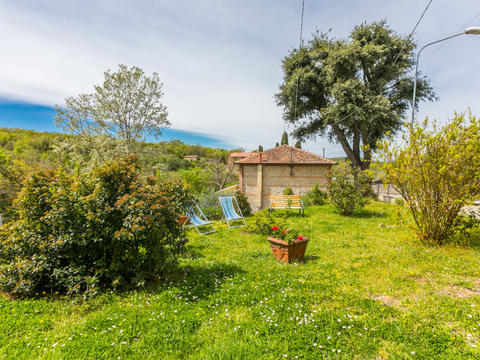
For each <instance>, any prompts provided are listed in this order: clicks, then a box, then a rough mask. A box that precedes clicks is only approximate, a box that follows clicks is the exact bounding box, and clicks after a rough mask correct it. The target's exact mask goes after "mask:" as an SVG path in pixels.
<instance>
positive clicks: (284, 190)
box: [283, 187, 293, 195]
mask: <svg viewBox="0 0 480 360" xmlns="http://www.w3.org/2000/svg"><path fill="white" fill-rule="evenodd" d="M283 195H293V190H292V188H289V187H287V188H285V189H283Z"/></svg>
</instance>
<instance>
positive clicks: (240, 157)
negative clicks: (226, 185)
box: [227, 152, 255, 170]
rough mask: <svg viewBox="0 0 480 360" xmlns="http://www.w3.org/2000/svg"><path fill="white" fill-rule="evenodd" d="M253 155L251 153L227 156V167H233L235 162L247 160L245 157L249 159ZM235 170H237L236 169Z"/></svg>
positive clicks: (236, 153)
mask: <svg viewBox="0 0 480 360" xmlns="http://www.w3.org/2000/svg"><path fill="white" fill-rule="evenodd" d="M253 154H255V153H253V152H233V153H230V154H228V160H227V164H228V167H234V164H235V162H237V161H239V160H243V159H245V158H247V157H249V156H251V155H253ZM237 169H238V167H237ZM237 169H236V170H237Z"/></svg>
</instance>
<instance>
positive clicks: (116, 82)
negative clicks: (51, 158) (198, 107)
mask: <svg viewBox="0 0 480 360" xmlns="http://www.w3.org/2000/svg"><path fill="white" fill-rule="evenodd" d="M104 76H105V78H104V81H103V84H102V85H96V86H94V89H95V91H94V92H93V93H91V94H80V95H78V96H77V97H69V98H67V99H65V106H57V108H56V111H57V115H56V123H57V125H59V126H60V127H61V128H62V129H63V130H64V131H65V132H67V133H69V134H72V135H77V136H76V137H74V138H71V139H68V140H69V142H72V141H73V142H74V143H75V146H76V151H79V152H82V151H83V152H87V153H90V152H96V153H95V154H94V156H95V157H97V158H98V162H103V161H106V160H111V159H109V158H105V156H106V154H108V152H106V151H105V144H107V147H108V148H111V147H112V146H114V147H115V148H116V150H115V151H113V152H112V153H114V154H115V157H116V156H119V154H124V153H132V152H133V153H138V152H139V150H140V148H139V142H142V141H144V140H145V138H146V137H148V136H154V137H158V136H159V135H161V130H162V128H164V127H167V126H169V125H170V122H169V121H168V120H167V108H166V106H164V105H163V104H162V103H161V99H162V97H163V91H162V87H163V84H162V83H161V82H160V79H159V77H158V75H157V74H156V73H153V75H152V76H147V75H145V73H144V72H143V70H142V69H140V68H138V67H136V66H134V67H131V68H128V67H127V66H125V65H119V68H118V71H117V72H111V71H110V70H108V71H106V72H105V73H104ZM80 145H82V146H80ZM79 146H80V148H81V149H78V147H79Z"/></svg>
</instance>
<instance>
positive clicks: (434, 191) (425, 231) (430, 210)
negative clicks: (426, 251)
mask: <svg viewBox="0 0 480 360" xmlns="http://www.w3.org/2000/svg"><path fill="white" fill-rule="evenodd" d="M429 125H430V126H429ZM406 128H407V132H406V134H405V135H404V136H403V139H402V140H403V141H402V142H401V145H398V143H395V142H393V139H387V140H384V141H383V142H382V143H381V144H380V148H379V150H380V155H381V160H383V162H382V168H383V171H384V173H385V177H386V178H385V180H386V182H387V183H389V184H392V185H393V186H394V187H395V188H396V189H397V190H398V191H399V192H400V194H401V195H402V197H403V199H404V200H405V202H406V205H407V206H408V207H409V209H410V211H411V213H412V216H413V219H414V222H415V228H416V232H417V234H418V236H419V238H420V239H421V240H422V241H423V242H427V243H434V244H443V243H445V241H446V240H447V239H448V238H449V236H450V235H452V233H453V232H454V229H455V224H456V220H457V218H458V215H459V212H460V209H461V208H462V207H463V206H464V205H466V204H468V202H469V201H471V200H477V199H478V196H480V119H478V118H476V117H474V116H472V115H471V114H469V117H468V120H467V119H466V118H465V115H463V114H462V115H461V114H455V117H454V118H453V119H452V120H451V121H450V122H448V123H447V124H446V125H444V126H439V125H438V124H437V123H436V122H433V124H429V122H428V119H427V120H425V122H423V124H417V123H414V124H411V123H409V124H407V126H406Z"/></svg>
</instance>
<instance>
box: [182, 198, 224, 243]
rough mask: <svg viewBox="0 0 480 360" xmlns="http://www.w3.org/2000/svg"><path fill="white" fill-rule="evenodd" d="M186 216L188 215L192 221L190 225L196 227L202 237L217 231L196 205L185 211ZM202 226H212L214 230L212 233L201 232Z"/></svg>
mask: <svg viewBox="0 0 480 360" xmlns="http://www.w3.org/2000/svg"><path fill="white" fill-rule="evenodd" d="M185 215H187V217H188V220H190V223H191V224H192V225H193V226H195V229H197V231H198V233H199V234H200V235H207V234H211V233H213V232H215V231H217V230H215V228H214V227H213V225H212V224H213V222H212V221H208V219H207V218H206V217H205V215H204V214H203V211H202V209H200V207H199V206H198V205H197V204H196V203H193V205H192V206H191V207H189V208H188V209H187V210H186V211H185ZM201 226H210V227H211V228H212V229H211V230H210V231H206V232H201V231H200V227H201Z"/></svg>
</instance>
